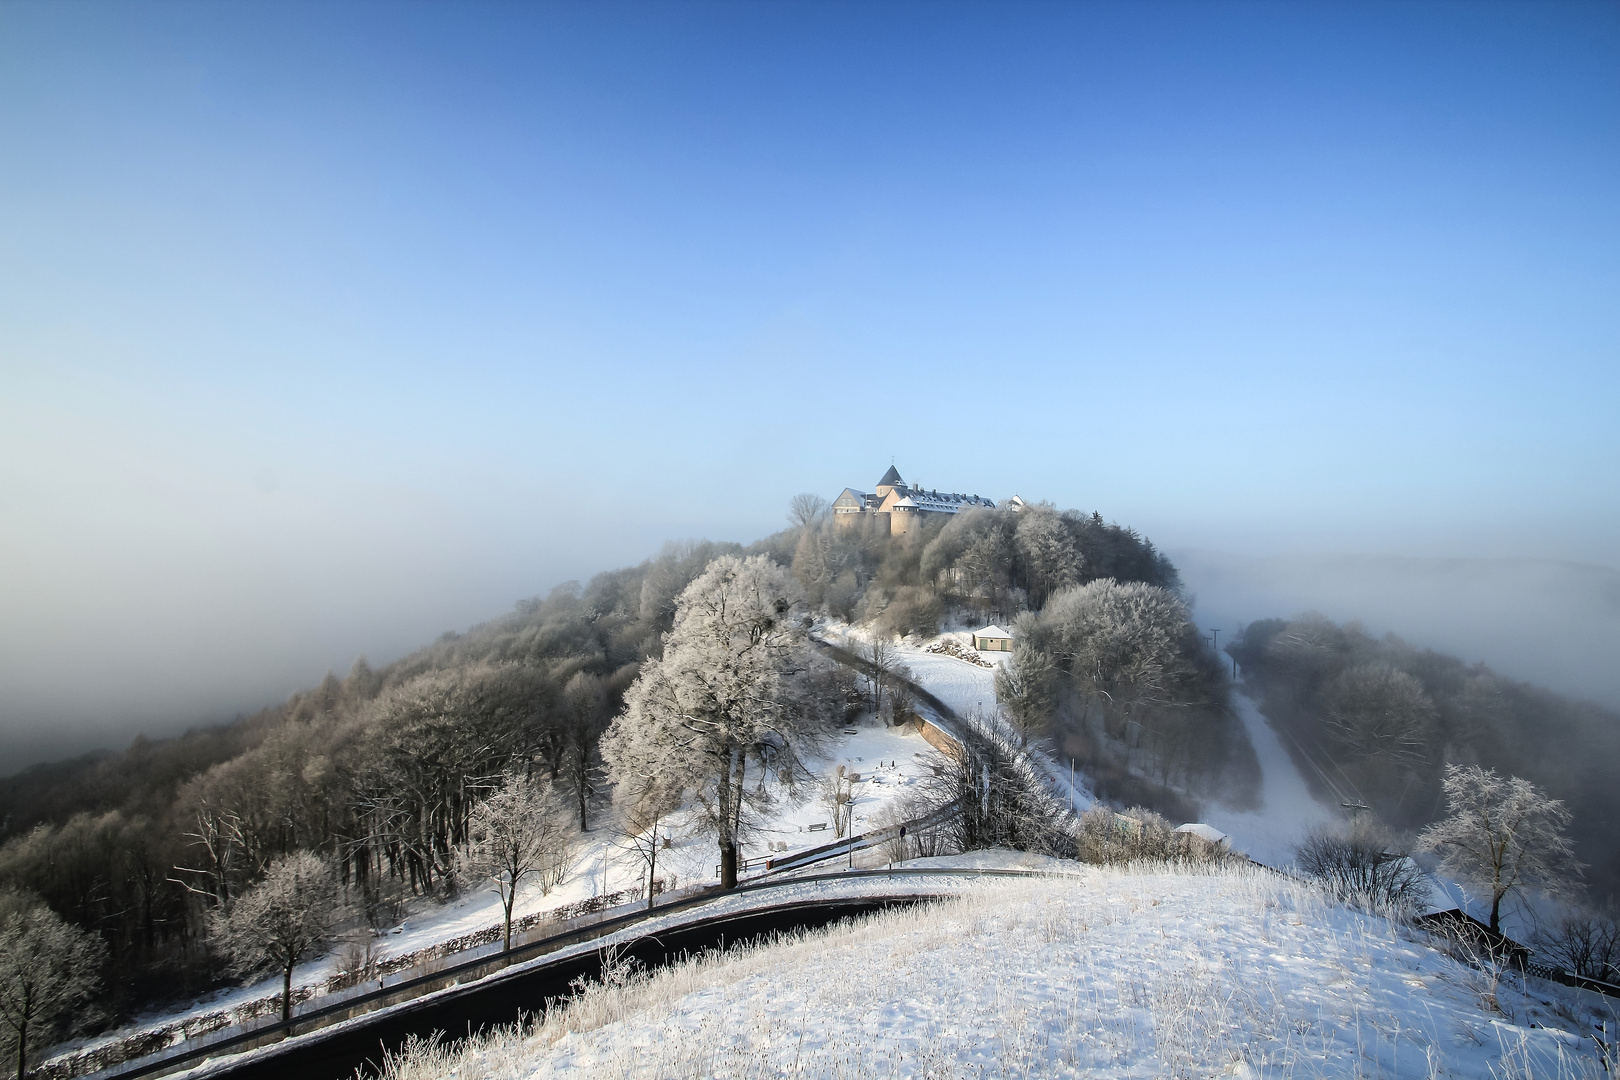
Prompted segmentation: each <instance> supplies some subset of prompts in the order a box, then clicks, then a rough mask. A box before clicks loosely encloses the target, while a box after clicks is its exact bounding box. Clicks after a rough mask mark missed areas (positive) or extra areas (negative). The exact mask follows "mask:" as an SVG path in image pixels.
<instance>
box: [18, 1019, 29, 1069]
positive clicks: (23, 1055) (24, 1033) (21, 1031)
mask: <svg viewBox="0 0 1620 1080" xmlns="http://www.w3.org/2000/svg"><path fill="white" fill-rule="evenodd" d="M27 1072H28V1022H27V1021H26V1020H24V1021H23V1025H22V1027H20V1028H18V1029H17V1080H23V1076H24V1075H25V1074H26V1073H27Z"/></svg>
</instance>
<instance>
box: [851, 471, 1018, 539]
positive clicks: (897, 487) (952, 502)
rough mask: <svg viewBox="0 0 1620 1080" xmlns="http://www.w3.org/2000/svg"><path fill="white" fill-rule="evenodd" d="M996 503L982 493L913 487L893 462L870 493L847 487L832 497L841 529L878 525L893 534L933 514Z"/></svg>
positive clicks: (910, 529) (907, 530)
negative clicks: (903, 478) (973, 493)
mask: <svg viewBox="0 0 1620 1080" xmlns="http://www.w3.org/2000/svg"><path fill="white" fill-rule="evenodd" d="M995 505H996V504H995V503H994V502H991V501H990V500H989V499H986V498H983V497H982V496H979V495H965V494H963V493H961V492H957V491H939V490H938V489H934V488H924V487H922V486H921V485H919V486H917V487H912V486H911V485H909V484H907V483H906V482H905V481H904V480H902V479H901V478H900V471H899V470H898V469H896V468H895V467H894V466H893V465H890V466H889V471H888V472H886V473H884V474H883V479H881V480H879V481H878V482H877V486H876V488H875V489H874V490H873V491H872V492H871V493H870V494H868V493H867V492H864V491H856V490H855V489H854V488H845V489H844V491H843V493H842V494H841V495H839V496H838V498H836V499H834V500H833V504H832V510H833V521H834V522H836V523H837V524H838V526H839V527H840V528H857V527H867V528H878V529H880V530H882V531H885V532H887V533H888V534H889V535H890V536H905V535H907V534H908V533H912V532H915V531H916V530H917V529H918V528H919V527H921V525H922V523H923V522H924V521H926V520H928V518H929V517H930V516H931V515H932V516H936V517H937V516H939V515H944V514H956V513H960V512H961V511H963V510H966V509H968V508H970V507H974V506H984V507H994V506H995Z"/></svg>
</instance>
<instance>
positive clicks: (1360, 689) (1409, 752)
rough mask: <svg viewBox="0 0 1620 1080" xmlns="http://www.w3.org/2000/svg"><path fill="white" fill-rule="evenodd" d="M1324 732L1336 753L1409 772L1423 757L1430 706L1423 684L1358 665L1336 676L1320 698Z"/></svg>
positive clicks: (1431, 724) (1374, 666)
mask: <svg viewBox="0 0 1620 1080" xmlns="http://www.w3.org/2000/svg"><path fill="white" fill-rule="evenodd" d="M1325 704H1326V710H1325V711H1326V716H1325V717H1324V721H1325V727H1326V728H1327V733H1328V736H1329V738H1330V739H1331V740H1332V741H1333V743H1334V744H1335V745H1336V746H1338V747H1339V748H1340V749H1341V750H1344V751H1347V752H1349V753H1351V754H1353V755H1355V756H1357V757H1363V758H1371V757H1382V758H1384V759H1385V760H1387V761H1388V762H1390V763H1391V764H1393V765H1399V766H1402V767H1404V768H1408V769H1410V768H1415V767H1417V766H1420V765H1422V764H1423V763H1424V762H1425V761H1427V760H1428V757H1429V737H1430V735H1431V734H1432V732H1433V727H1434V722H1435V708H1434V702H1433V701H1431V700H1429V695H1428V694H1426V693H1424V692H1423V684H1422V683H1421V682H1419V681H1418V680H1417V679H1415V678H1413V677H1412V676H1411V675H1408V674H1407V673H1406V672H1404V671H1399V670H1397V669H1395V668H1393V667H1390V666H1389V665H1387V664H1361V665H1358V666H1356V667H1353V668H1349V669H1347V670H1346V671H1343V672H1341V673H1340V674H1339V676H1338V677H1337V678H1335V679H1334V680H1333V682H1332V683H1331V684H1329V686H1328V689H1327V694H1326V695H1325Z"/></svg>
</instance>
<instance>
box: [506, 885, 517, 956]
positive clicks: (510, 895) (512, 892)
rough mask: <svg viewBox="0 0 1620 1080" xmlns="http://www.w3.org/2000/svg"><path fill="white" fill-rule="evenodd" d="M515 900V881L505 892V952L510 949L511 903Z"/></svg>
mask: <svg viewBox="0 0 1620 1080" xmlns="http://www.w3.org/2000/svg"><path fill="white" fill-rule="evenodd" d="M516 900H517V882H515V881H514V882H513V883H512V888H511V889H510V890H509V891H508V892H507V894H506V949H505V951H506V952H511V951H512V904H513V903H514V902H516Z"/></svg>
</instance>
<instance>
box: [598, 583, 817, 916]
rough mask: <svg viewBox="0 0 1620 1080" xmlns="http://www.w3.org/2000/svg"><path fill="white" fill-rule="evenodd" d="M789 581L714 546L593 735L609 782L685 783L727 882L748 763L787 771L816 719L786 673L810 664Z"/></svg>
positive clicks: (731, 879)
mask: <svg viewBox="0 0 1620 1080" xmlns="http://www.w3.org/2000/svg"><path fill="white" fill-rule="evenodd" d="M799 595H800V594H799V589H798V586H797V584H796V583H795V582H794V581H793V579H792V577H790V576H789V575H788V573H787V572H786V571H784V570H783V569H782V568H781V567H779V566H777V565H776V564H775V563H773V562H771V561H770V560H769V559H768V558H766V557H764V556H760V555H756V556H753V557H751V558H747V559H740V558H737V557H735V556H730V555H727V556H722V557H720V558H718V559H716V560H714V562H712V563H711V564H709V567H708V569H707V570H705V571H704V572H703V574H702V575H701V576H700V577H698V578H697V579H696V580H695V581H693V582H692V584H691V585H689V586H687V588H686V589H685V590H684V591H683V592H682V593H681V596H680V598H679V601H678V603H677V605H676V612H675V625H674V629H673V630H671V631H670V633H669V635H668V637H667V638H666V640H665V642H664V655H663V656H662V658H660V659H657V660H652V661H649V662H648V663H647V665H646V666H645V667H643V668H642V670H641V673H640V675H639V676H638V677H637V678H636V681H635V683H634V684H633V685H632V686H631V687H630V689H629V691H628V692H627V693H626V695H625V708H624V712H623V713H622V714H621V715H620V716H619V717H618V718H617V719H616V720H615V721H614V723H613V725H612V727H610V728H609V730H608V733H607V735H606V736H605V737H604V738H603V740H602V756H603V758H604V759H605V760H606V761H607V763H608V767H609V769H610V772H611V775H612V776H613V778H614V781H615V783H626V782H633V781H636V780H638V779H641V778H651V777H659V778H663V779H664V780H665V781H666V782H668V783H670V784H672V785H677V786H679V787H681V788H682V789H684V790H688V791H691V792H692V793H693V794H694V795H695V797H696V799H697V802H698V804H699V806H700V807H701V810H702V813H703V815H704V818H705V820H706V822H707V824H708V826H709V827H710V829H711V830H712V831H713V833H714V835H715V838H716V841H717V842H718V844H719V847H720V868H721V884H722V885H723V886H724V887H726V888H731V887H733V886H735V885H736V883H737V863H738V854H737V853H738V846H739V842H740V832H741V829H742V825H743V806H744V803H745V802H746V801H747V800H749V799H750V798H762V797H763V793H762V792H761V791H759V790H758V788H757V785H756V790H755V791H753V792H750V791H749V788H748V784H747V780H748V776H747V773H748V770H749V768H750V767H753V768H756V769H759V770H761V776H762V777H763V775H764V773H768V772H775V773H783V772H789V773H790V772H791V771H792V770H794V769H795V768H797V767H798V752H799V750H800V748H801V746H802V744H803V743H804V742H805V740H806V739H808V738H813V737H814V733H815V731H816V729H817V724H816V714H815V709H814V707H813V703H810V702H806V701H804V700H802V698H801V696H800V695H799V694H798V693H797V692H796V688H795V687H794V686H793V685H791V678H790V677H791V676H792V675H793V674H794V673H796V672H798V671H802V670H803V669H804V668H805V667H806V666H807V665H808V663H809V657H808V656H807V653H806V649H807V646H806V645H805V638H804V629H803V627H802V625H801V621H800V619H799V617H798V612H797V609H798V606H799Z"/></svg>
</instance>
